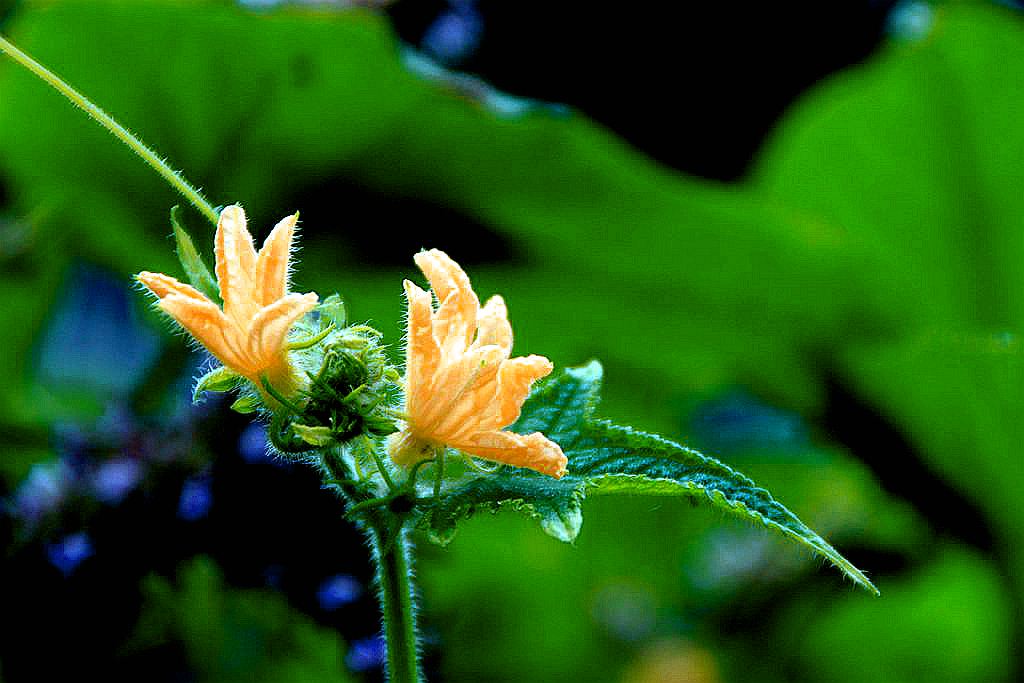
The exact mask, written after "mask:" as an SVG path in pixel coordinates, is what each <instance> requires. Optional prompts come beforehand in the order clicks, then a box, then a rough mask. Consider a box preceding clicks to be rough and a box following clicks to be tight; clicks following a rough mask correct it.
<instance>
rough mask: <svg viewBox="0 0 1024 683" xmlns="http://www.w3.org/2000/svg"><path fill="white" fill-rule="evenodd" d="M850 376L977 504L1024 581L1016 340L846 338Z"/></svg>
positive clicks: (1023, 392)
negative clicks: (859, 342) (856, 341)
mask: <svg viewBox="0 0 1024 683" xmlns="http://www.w3.org/2000/svg"><path fill="white" fill-rule="evenodd" d="M846 367H847V371H848V374H849V376H850V377H851V379H852V381H853V382H854V383H855V386H857V388H858V389H859V390H860V391H861V392H863V394H864V395H866V396H867V397H868V398H869V399H871V400H872V401H874V402H875V403H877V404H878V405H880V406H883V408H884V410H885V412H886V415H888V416H889V417H890V419H892V420H894V421H895V422H896V423H897V424H899V425H901V426H902V427H903V428H904V429H905V430H906V432H907V434H908V436H909V437H910V438H911V439H912V441H913V443H914V444H916V445H917V446H918V448H920V450H921V453H923V454H924V455H925V456H926V457H927V458H928V462H929V464H930V465H931V466H932V468H933V469H934V470H935V471H937V472H938V473H939V474H941V475H942V476H943V477H944V478H945V479H946V481H948V482H950V483H951V484H952V485H953V486H955V487H956V488H957V489H958V490H959V491H961V492H963V494H964V495H966V496H967V497H968V498H969V499H970V500H971V501H972V502H973V503H974V504H975V505H977V507H978V509H980V510H982V511H984V512H985V514H986V517H987V521H988V522H989V524H990V525H991V526H992V528H993V529H994V530H996V532H997V533H998V534H999V536H1000V537H1001V540H1002V542H1003V545H1004V546H1005V548H1006V550H1005V552H1006V553H1007V554H1008V556H1009V557H1011V558H1012V562H1013V563H1014V567H1015V571H1014V572H1013V576H1014V577H1015V579H1016V580H1017V581H1019V582H1024V545H1022V544H1024V520H1022V518H1021V516H1020V514H1019V509H1020V492H1021V490H1022V489H1024V458H1021V444H1022V443H1024V347H1022V344H1021V342H1020V340H1019V339H1018V338H1016V337H1012V336H1009V335H999V336H987V335H971V334H954V333H930V334H929V333H922V334H921V335H920V336H918V337H913V338H908V339H905V340H901V341H898V342H892V343H889V344H874V345H864V346H860V347H855V348H851V349H850V350H849V352H848V353H847V355H846Z"/></svg>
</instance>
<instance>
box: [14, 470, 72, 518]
mask: <svg viewBox="0 0 1024 683" xmlns="http://www.w3.org/2000/svg"><path fill="white" fill-rule="evenodd" d="M73 480H74V473H73V472H72V471H71V468H69V467H68V466H67V464H66V463H65V462H63V461H58V462H47V463H39V464H36V465H33V466H32V469H31V470H29V473H28V476H27V477H25V480H24V481H23V482H22V483H21V486H19V487H18V490H17V491H16V492H15V494H14V503H13V505H12V506H11V513H12V514H13V515H14V516H15V517H18V518H19V519H21V520H22V521H23V522H25V523H26V524H33V523H36V522H38V521H39V520H40V519H42V518H43V517H45V516H46V515H48V514H50V513H53V512H56V511H57V510H58V509H59V508H60V506H61V504H62V503H63V502H64V500H65V498H66V497H67V495H68V493H69V490H70V488H71V485H72V483H73Z"/></svg>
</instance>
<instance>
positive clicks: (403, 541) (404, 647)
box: [369, 525, 422, 683]
mask: <svg viewBox="0 0 1024 683" xmlns="http://www.w3.org/2000/svg"><path fill="white" fill-rule="evenodd" d="M369 534H370V539H371V542H372V543H373V549H374V557H375V558H376V560H377V583H378V586H379V588H380V601H381V613H382V616H383V620H384V640H385V642H386V643H387V669H388V681H389V682H390V683H420V682H421V680H422V679H421V677H420V667H419V659H418V652H417V643H418V640H417V635H416V611H415V606H414V603H413V591H414V587H413V582H412V543H411V542H410V541H409V538H408V534H407V532H406V530H405V529H404V526H402V525H398V526H397V528H395V529H387V528H386V526H382V525H374V526H373V527H372V528H371V529H369Z"/></svg>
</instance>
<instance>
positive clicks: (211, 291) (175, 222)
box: [171, 206, 220, 302]
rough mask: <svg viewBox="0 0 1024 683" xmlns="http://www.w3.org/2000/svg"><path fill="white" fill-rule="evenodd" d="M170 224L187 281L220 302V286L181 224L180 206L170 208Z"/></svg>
mask: <svg viewBox="0 0 1024 683" xmlns="http://www.w3.org/2000/svg"><path fill="white" fill-rule="evenodd" d="M171 225H172V226H174V241H175V243H176V244H177V251H178V260H179V261H181V267H182V268H183V269H184V270H185V275H186V276H187V277H188V281H189V283H190V284H191V285H192V286H193V287H195V288H196V289H198V290H199V291H200V292H202V293H203V294H205V295H206V296H207V297H209V298H210V301H216V302H220V288H219V287H218V286H217V281H216V280H214V279H213V275H212V274H211V273H210V269H209V268H207V267H206V263H205V262H204V261H203V257H202V256H200V255H199V251H198V250H197V249H196V245H195V244H194V243H193V242H192V238H191V237H190V236H189V234H188V232H186V231H185V228H183V227H182V225H181V207H179V206H174V207H173V208H171Z"/></svg>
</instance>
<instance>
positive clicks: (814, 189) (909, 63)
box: [755, 2, 1024, 330]
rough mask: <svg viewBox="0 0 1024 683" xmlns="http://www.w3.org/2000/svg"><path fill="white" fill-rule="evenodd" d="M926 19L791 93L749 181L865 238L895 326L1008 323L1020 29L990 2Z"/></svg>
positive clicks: (1014, 279)
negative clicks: (914, 30) (794, 96)
mask: <svg viewBox="0 0 1024 683" xmlns="http://www.w3.org/2000/svg"><path fill="white" fill-rule="evenodd" d="M929 21H931V22H932V23H931V25H930V26H929V27H928V30H927V31H926V32H925V33H924V35H923V36H922V37H921V38H920V39H917V40H908V41H893V42H890V43H889V44H888V45H886V46H885V47H884V48H883V50H882V51H881V52H880V54H878V55H876V56H875V57H873V58H872V59H871V60H870V61H869V62H868V63H866V64H865V65H863V66H859V67H857V68H853V69H849V70H846V71H844V72H841V73H840V74H838V75H836V76H834V77H832V78H830V79H829V80H828V81H827V82H826V83H825V84H823V85H821V86H819V87H817V88H815V89H814V90H812V91H811V93H810V94H808V95H807V96H805V97H804V98H802V100H801V101H800V102H798V104H797V105H795V106H794V107H793V108H792V109H791V111H789V112H788V113H787V115H786V117H785V119H784V120H783V121H782V123H781V124H780V126H779V128H778V130H777V131H776V132H775V133H774V135H773V136H772V138H771V139H770V140H769V142H768V144H767V145H766V148H765V150H764V152H763V153H762V154H761V156H760V158H759V160H758V169H757V172H756V173H755V180H756V185H757V186H758V187H759V188H761V189H763V190H764V191H765V192H767V193H768V194H770V195H771V196H772V197H773V198H775V199H777V200H778V201H780V202H783V203H784V204H785V205H786V206H789V207H792V208H793V209H794V210H801V211H807V212H810V213H811V214H813V215H816V216H819V217H820V218H821V220H823V221H826V222H827V223H828V224H829V225H832V226H834V229H838V230H841V231H843V232H844V233H846V234H848V235H851V239H853V237H854V236H855V237H856V238H857V239H860V240H863V241H864V242H867V243H869V244H871V245H873V250H874V251H875V252H876V253H877V254H878V255H879V256H880V259H879V261H878V262H877V263H876V265H877V269H875V270H873V271H871V272H870V273H862V274H860V275H859V276H858V277H859V279H861V280H862V281H863V282H864V284H865V285H869V286H870V287H871V288H872V289H874V290H875V291H876V292H879V293H882V292H884V295H885V296H886V297H888V298H889V299H891V301H892V302H893V304H894V305H895V306H896V310H900V311H902V315H901V318H900V321H899V327H900V329H903V330H906V329H908V328H913V327H922V326H923V327H938V326H941V325H951V326H957V327H983V328H988V329H1013V330H1018V329H1021V328H1022V326H1024V193H1022V192H1021V191H1020V184H1021V177H1022V176H1021V165H1020V160H1021V158H1022V156H1024V128H1022V127H1021V126H1020V125H1019V124H1020V121H1021V119H1022V118H1024V102H1022V100H1021V98H1020V96H1019V94H1020V92H1021V91H1022V89H1024V26H1022V25H1021V22H1020V21H1019V16H1017V15H1014V14H1012V13H1011V12H1010V10H1008V9H1005V8H999V7H997V6H996V5H995V3H970V2H955V3H945V4H943V5H942V6H941V7H938V8H936V9H935V10H934V11H933V12H931V13H929ZM883 256H884V258H881V257H883Z"/></svg>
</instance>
